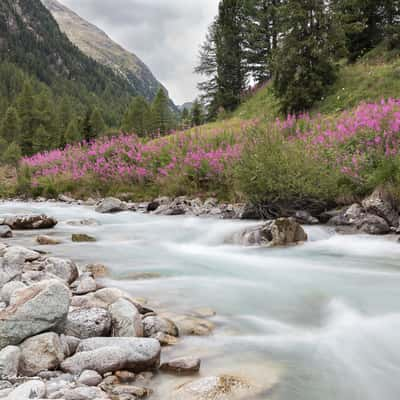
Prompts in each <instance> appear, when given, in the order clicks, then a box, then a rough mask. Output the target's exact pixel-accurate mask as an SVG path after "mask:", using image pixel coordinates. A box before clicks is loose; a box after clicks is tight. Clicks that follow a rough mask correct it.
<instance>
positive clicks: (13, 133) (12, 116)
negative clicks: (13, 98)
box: [1, 107, 21, 143]
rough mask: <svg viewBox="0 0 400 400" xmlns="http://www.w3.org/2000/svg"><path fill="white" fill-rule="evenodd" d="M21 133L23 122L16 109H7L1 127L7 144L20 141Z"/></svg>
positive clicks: (2, 135)
mask: <svg viewBox="0 0 400 400" xmlns="http://www.w3.org/2000/svg"><path fill="white" fill-rule="evenodd" d="M20 133H21V121H20V119H19V117H18V113H17V110H16V109H15V108H14V107H9V108H8V109H7V112H6V115H5V116H4V120H3V123H2V126H1V137H2V138H3V139H4V140H6V142H7V143H11V142H14V141H18V140H19V137H20Z"/></svg>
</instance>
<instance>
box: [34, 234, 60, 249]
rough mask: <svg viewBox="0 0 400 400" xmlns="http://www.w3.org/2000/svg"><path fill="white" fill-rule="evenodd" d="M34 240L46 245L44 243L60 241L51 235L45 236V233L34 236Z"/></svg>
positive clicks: (57, 242)
mask: <svg viewBox="0 0 400 400" xmlns="http://www.w3.org/2000/svg"><path fill="white" fill-rule="evenodd" d="M36 241H37V242H38V244H40V245H41V246H46V245H57V244H60V243H61V240H59V239H56V238H53V237H51V236H46V235H40V236H38V237H37V238H36Z"/></svg>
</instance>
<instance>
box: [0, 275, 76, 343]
mask: <svg viewBox="0 0 400 400" xmlns="http://www.w3.org/2000/svg"><path fill="white" fill-rule="evenodd" d="M14 299H15V301H14V302H13V305H12V306H9V307H8V308H6V309H5V310H4V311H1V312H0V349H2V348H4V347H6V346H8V345H16V344H20V343H21V342H22V341H24V340H25V339H27V338H29V337H31V336H34V335H37V334H39V333H42V332H44V331H48V330H51V329H55V328H57V327H58V326H59V325H60V324H62V323H64V322H65V320H66V317H67V315H68V309H69V305H70V292H69V289H68V288H67V287H66V286H65V285H63V284H62V283H61V282H60V281H58V280H49V281H43V282H40V283H38V284H35V285H32V286H29V287H27V288H26V289H19V290H17V291H16V292H15V294H14Z"/></svg>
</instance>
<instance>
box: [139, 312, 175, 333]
mask: <svg viewBox="0 0 400 400" xmlns="http://www.w3.org/2000/svg"><path fill="white" fill-rule="evenodd" d="M143 328H144V335H145V336H147V337H153V336H155V335H156V334H157V333H159V332H162V333H165V334H166V335H170V336H175V337H177V336H179V330H178V328H177V326H176V325H175V324H174V322H172V321H171V320H169V319H167V318H162V317H158V316H150V317H146V318H144V319H143Z"/></svg>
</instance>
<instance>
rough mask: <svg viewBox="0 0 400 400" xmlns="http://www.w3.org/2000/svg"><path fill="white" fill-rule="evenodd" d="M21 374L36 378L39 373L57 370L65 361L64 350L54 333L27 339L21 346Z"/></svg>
mask: <svg viewBox="0 0 400 400" xmlns="http://www.w3.org/2000/svg"><path fill="white" fill-rule="evenodd" d="M20 349H21V363H20V374H21V375H23V376H36V375H37V374H38V373H39V372H42V371H48V370H56V369H58V367H59V366H60V364H61V362H62V361H64V358H65V357H64V348H63V344H62V342H61V340H60V337H59V336H58V335H57V334H56V333H54V332H48V333H42V334H41V335H38V336H33V337H31V338H29V339H26V340H25V341H24V342H23V343H22V344H21V345H20Z"/></svg>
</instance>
